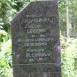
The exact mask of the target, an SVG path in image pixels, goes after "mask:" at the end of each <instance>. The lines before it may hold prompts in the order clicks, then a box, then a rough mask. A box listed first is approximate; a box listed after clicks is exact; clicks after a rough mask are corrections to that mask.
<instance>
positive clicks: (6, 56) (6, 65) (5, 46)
mask: <svg viewBox="0 0 77 77" xmlns="http://www.w3.org/2000/svg"><path fill="white" fill-rule="evenodd" d="M0 49H1V50H0V77H12V73H13V72H12V56H11V39H9V40H7V41H6V42H3V43H2V44H1V48H0Z"/></svg>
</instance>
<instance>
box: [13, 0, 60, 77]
mask: <svg viewBox="0 0 77 77" xmlns="http://www.w3.org/2000/svg"><path fill="white" fill-rule="evenodd" d="M12 49H13V70H14V71H13V72H14V77H61V64H60V42H59V17H58V4H57V0H51V1H36V2H31V3H30V4H29V5H28V6H27V7H26V8H24V9H23V10H22V11H21V12H19V13H18V14H17V16H16V17H15V18H14V19H13V21H12Z"/></svg>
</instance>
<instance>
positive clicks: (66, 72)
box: [61, 36, 77, 77]
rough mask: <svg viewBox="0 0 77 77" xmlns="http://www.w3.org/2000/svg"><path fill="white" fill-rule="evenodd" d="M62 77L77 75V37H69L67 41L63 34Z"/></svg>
mask: <svg viewBox="0 0 77 77" xmlns="http://www.w3.org/2000/svg"><path fill="white" fill-rule="evenodd" d="M61 49H62V50H61V51H62V54H61V59H62V77H76V76H77V73H76V71H77V66H76V65H77V62H76V61H77V39H73V38H69V39H68V40H67V41H66V40H65V38H64V37H63V36H61Z"/></svg>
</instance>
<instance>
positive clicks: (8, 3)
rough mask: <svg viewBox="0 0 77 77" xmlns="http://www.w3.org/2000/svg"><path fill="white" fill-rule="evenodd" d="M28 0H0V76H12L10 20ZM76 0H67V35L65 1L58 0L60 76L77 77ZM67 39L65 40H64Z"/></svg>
mask: <svg viewBox="0 0 77 77" xmlns="http://www.w3.org/2000/svg"><path fill="white" fill-rule="evenodd" d="M29 2H31V1H30V0H0V77H13V76H12V57H11V51H12V50H11V31H10V24H11V23H10V22H11V21H12V19H13V17H14V15H15V14H16V13H17V12H18V11H19V10H20V9H22V8H23V7H25V6H26V5H27V4H28V3H29ZM76 5H77V0H69V2H68V8H69V11H68V13H69V23H68V24H69V31H70V32H69V36H70V38H67V37H66V32H67V31H66V30H67V29H66V1H65V0H59V16H60V34H61V37H60V38H61V53H62V54H61V59H62V77H77V73H76V71H77V66H76V65H77V38H76V37H77V6H76ZM66 39H67V40H66Z"/></svg>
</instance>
